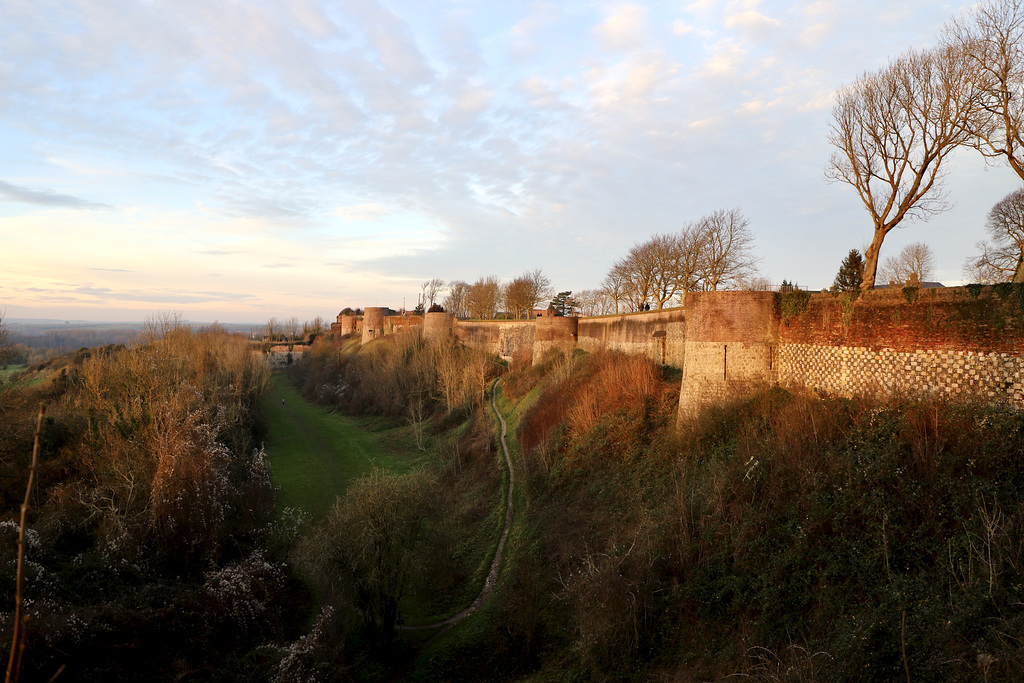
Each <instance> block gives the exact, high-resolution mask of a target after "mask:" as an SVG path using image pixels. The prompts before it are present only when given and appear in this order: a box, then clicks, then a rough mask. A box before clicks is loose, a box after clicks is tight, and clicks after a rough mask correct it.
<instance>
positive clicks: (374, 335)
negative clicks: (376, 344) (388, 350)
mask: <svg viewBox="0 0 1024 683" xmlns="http://www.w3.org/2000/svg"><path fill="white" fill-rule="evenodd" d="M383 336H384V309H383V308H377V307H371V308H365V309H363V343H364V344H365V343H366V342H368V341H370V340H371V339H379V338H381V337H383Z"/></svg>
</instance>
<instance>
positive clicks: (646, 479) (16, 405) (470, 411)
mask: <svg viewBox="0 0 1024 683" xmlns="http://www.w3.org/2000/svg"><path fill="white" fill-rule="evenodd" d="M305 355H306V356H307V357H306V358H305V359H304V360H302V361H300V362H298V363H295V364H294V365H293V366H292V367H291V368H290V370H289V373H290V374H289V377H290V379H291V381H292V382H294V383H295V386H297V387H299V388H300V389H301V390H302V392H303V393H304V395H305V396H307V397H309V399H311V400H314V401H315V402H317V403H319V404H321V405H323V406H325V408H324V409H321V408H314V407H311V406H306V405H303V401H302V400H301V399H300V398H299V397H298V395H296V394H291V393H288V394H287V395H286V398H285V400H286V405H291V404H293V403H294V405H292V408H293V409H294V410H295V411H307V410H309V411H313V413H311V414H313V415H315V416H316V419H317V420H320V419H322V418H329V420H333V419H334V418H335V415H334V414H330V415H327V414H326V413H324V412H317V411H321V410H333V411H335V412H340V413H344V414H345V415H346V418H345V419H346V420H350V419H354V420H355V421H354V422H350V424H356V425H363V426H369V427H371V428H372V430H374V431H375V434H376V436H375V437H373V438H376V439H378V441H377V444H376V446H373V448H379V449H381V451H380V452H383V453H387V454H389V455H388V456H387V458H385V459H383V460H377V461H375V464H377V465H382V467H376V468H373V467H369V468H367V466H368V465H369V464H370V463H369V459H367V460H364V461H363V465H361V466H360V467H361V469H360V468H356V469H357V470H359V471H358V472H357V471H356V470H353V471H352V472H346V473H343V475H342V476H341V478H340V479H339V481H340V482H341V483H339V484H338V485H337V490H335V488H336V487H335V486H334V485H329V486H327V487H326V488H327V489H328V490H329V492H328V494H327V495H325V496H324V498H323V502H321V503H320V505H321V506H322V508H321V509H324V510H325V511H324V513H323V515H322V517H321V518H319V519H317V520H315V521H313V522H310V523H308V524H306V525H304V526H300V527H296V526H295V525H294V523H293V522H291V521H289V518H288V517H287V516H286V517H284V518H281V519H276V518H275V515H274V509H275V499H274V495H273V490H272V488H271V486H270V474H269V468H268V467H267V465H266V458H265V456H264V454H263V452H262V450H261V449H260V447H259V444H260V443H261V441H262V431H261V429H262V427H261V426H260V424H259V420H258V419H257V418H258V413H259V410H258V407H259V405H260V400H261V399H260V397H261V395H263V392H264V390H265V389H266V388H267V386H268V384H269V382H270V377H269V375H268V373H267V370H266V367H265V365H263V363H262V360H261V359H260V358H259V356H258V355H254V354H252V353H251V350H250V349H249V348H248V346H247V345H246V344H244V343H243V342H241V341H238V340H235V339H234V338H231V337H230V336H228V335H223V334H220V333H218V332H216V331H208V332H204V333H193V332H189V331H188V330H182V329H177V328H174V327H173V326H172V327H170V328H169V329H166V330H163V334H160V335H154V337H153V338H152V339H150V340H149V342H148V343H145V344H140V345H139V346H137V347H133V348H129V349H125V348H117V347H113V348H107V349H103V350H95V351H93V352H91V353H89V354H79V356H78V357H76V358H75V359H73V360H72V361H71V362H70V364H69V365H68V366H67V367H66V368H64V369H63V370H60V371H56V372H55V373H54V375H53V378H52V380H51V381H50V382H49V383H48V384H45V385H42V386H37V387H22V388H19V389H17V390H11V389H9V390H7V391H5V392H4V393H3V401H2V403H0V413H2V414H0V429H2V430H3V433H2V434H0V436H2V437H3V438H2V439H0V448H2V451H0V455H2V461H0V462H2V465H3V467H4V468H5V470H4V471H5V474H6V476H5V478H4V479H3V480H2V482H3V483H2V487H0V492H2V494H3V496H4V503H5V508H4V509H6V510H8V511H10V512H9V515H8V517H7V518H6V519H5V520H4V521H2V523H0V529H6V530H7V531H6V532H4V533H7V534H8V535H9V538H10V539H11V541H12V542H11V543H8V544H6V545H5V546H4V550H3V552H4V553H5V554H4V557H3V558H0V559H2V563H0V570H2V571H3V572H5V573H6V577H7V578H6V579H5V580H4V583H3V584H2V585H3V586H4V587H5V588H4V589H3V590H4V591H6V593H5V595H6V597H4V596H0V599H4V600H7V601H8V602H7V604H13V603H12V601H13V571H14V563H13V558H14V554H13V553H14V552H16V548H15V546H14V544H13V539H14V537H15V533H16V527H17V525H16V523H15V521H14V520H15V516H14V515H15V513H16V510H17V506H18V504H19V502H20V497H21V496H22V495H23V492H24V484H25V479H26V476H27V473H26V472H25V471H24V468H25V461H26V458H27V454H28V453H29V451H30V449H31V432H32V415H33V412H34V406H35V404H36V402H37V400H38V399H40V398H46V399H47V401H48V402H49V404H50V406H51V409H50V417H49V418H48V423H47V426H46V432H45V434H46V436H45V443H44V444H43V445H44V459H43V467H42V470H41V477H40V489H39V495H38V496H37V497H36V499H35V503H34V507H33V508H32V510H31V532H30V534H29V544H30V549H29V550H30V552H29V559H30V563H29V571H28V581H27V584H26V594H27V595H28V596H29V597H30V598H31V601H30V602H29V603H27V610H28V613H29V614H30V616H31V620H30V622H29V623H30V625H31V626H30V631H29V638H28V640H27V642H26V646H27V649H26V666H25V669H26V672H25V676H24V680H47V679H48V678H49V677H50V676H51V675H52V674H53V673H55V672H56V671H57V670H58V668H59V666H60V665H62V664H63V665H66V666H67V667H68V669H67V673H66V674H65V675H68V676H69V678H70V679H73V680H105V681H110V680H114V681H116V680H137V679H138V677H139V676H140V672H145V673H146V678H148V679H153V680H171V679H181V678H185V679H193V680H251V681H349V680H358V681H382V680H393V679H395V678H396V676H397V677H399V678H401V679H404V680H416V681H436V680H538V681H540V680H637V681H640V680H677V681H689V680H693V681H698V680H724V679H726V678H730V677H742V678H749V679H753V680H766V681H768V680H771V681H774V680H829V681H832V680H838V681H864V680H886V681H888V680H897V679H898V680H906V678H907V677H908V676H909V677H910V679H911V680H915V681H917V680H925V681H928V680H935V681H938V680H943V681H945V680H963V681H974V680H989V681H996V680H1007V681H1009V680H1020V679H1021V678H1022V677H1024V657H1022V655H1021V652H1022V651H1024V649H1022V645H1024V611H1022V609H1021V607H1022V605H1024V594H1022V592H1024V588H1022V586H1024V580H1022V573H1021V572H1022V567H1024V502H1022V501H1024V496H1022V495H1021V494H1022V491H1024V469H1022V465H1024V462H1022V460H1024V417H1022V416H1021V414H1019V413H1017V412H1013V411H1007V410H1000V409H994V408H989V407H985V406H979V405H962V404H946V403H942V402H937V401H933V400H926V399H923V398H920V397H908V396H902V397H900V396H896V397H882V398H872V399H869V398H863V399H846V398H839V397H830V396H822V395H808V394H803V393H793V392H789V391H786V390H783V389H780V388H766V389H765V390H764V391H763V392H761V393H760V394H758V395H757V396H754V397H753V398H751V399H749V400H744V401H738V402H735V403H732V404H728V405H723V406H718V407H713V408H709V409H708V410H707V411H706V412H705V414H704V415H703V416H701V418H699V419H698V420H696V421H694V422H693V423H690V424H686V425H683V426H682V428H677V427H676V425H675V418H676V407H677V402H678V394H679V377H678V375H677V374H669V373H667V372H666V371H664V370H663V369H662V368H660V367H658V366H655V365H652V364H651V363H649V362H648V361H646V360H643V359H638V358H630V357H625V356H621V355H616V354H611V353H600V354H590V355H588V354H585V353H582V352H577V353H575V354H573V355H571V356H560V355H557V354H554V355H551V356H550V357H548V358H546V359H545V360H544V361H543V362H541V363H538V364H537V365H534V366H529V365H526V364H518V365H514V366H513V367H511V368H509V367H507V366H506V365H505V364H503V363H500V362H498V361H497V360H496V359H494V358H489V357H487V356H486V355H485V354H482V353H479V352H476V351H473V350H471V349H466V348H463V347H460V346H458V345H455V344H453V343H451V342H443V343H440V344H427V343H424V342H422V341H420V340H418V339H416V338H414V337H412V336H404V337H401V336H400V337H395V338H389V339H385V340H380V341H376V342H373V343H371V344H369V345H367V346H365V347H363V348H362V349H359V350H357V349H355V348H353V347H352V346H351V345H346V342H345V340H339V341H332V340H330V339H326V340H323V341H319V342H318V343H317V344H316V345H315V346H314V349H313V351H312V352H311V353H309V354H305ZM499 375H500V376H501V377H502V382H501V387H502V389H501V391H500V393H499V396H498V397H497V398H498V400H497V401H496V403H497V404H498V406H499V409H500V410H501V411H502V413H503V415H504V416H505V418H506V419H507V421H508V423H509V426H510V435H514V438H512V439H511V441H512V443H511V444H510V445H511V446H512V448H511V454H512V458H513V461H514V464H515V467H516V489H515V492H514V507H513V509H514V511H515V516H514V520H513V525H512V530H511V533H510V535H509V538H508V544H507V545H506V548H505V555H504V561H503V567H502V570H501V573H500V575H499V578H498V582H497V585H496V586H495V591H494V594H493V595H492V596H491V598H490V599H489V600H488V601H487V602H486V603H485V604H484V605H483V606H482V608H481V609H480V610H479V611H478V612H476V613H475V614H473V615H472V616H471V617H469V618H468V619H466V620H465V621H463V622H462V623H460V624H459V625H458V626H457V627H455V628H453V629H452V630H450V631H448V632H446V633H443V634H441V635H440V636H439V637H437V638H436V639H433V640H430V638H431V636H432V635H434V634H435V631H430V630H426V631H414V630H408V629H406V628H404V627H407V626H417V625H423V624H430V623H434V622H436V621H438V620H440V619H443V618H445V617H448V616H450V615H452V614H455V613H457V612H458V611H460V610H461V609H463V608H465V607H466V606H467V605H468V604H469V603H470V602H472V600H473V598H474V597H475V596H476V595H477V593H478V592H479V590H480V588H481V586H482V585H483V582H484V579H485V578H486V574H487V571H488V569H489V566H490V559H491V558H492V557H493V554H494V550H495V547H496V544H497V541H498V538H499V535H500V530H501V528H502V515H503V507H502V493H503V490H504V487H505V486H506V482H505V480H504V478H503V469H502V467H501V465H500V462H501V461H500V460H499V458H498V456H497V453H496V451H495V433H494V419H493V417H492V416H491V415H490V414H489V413H488V412H487V406H486V405H485V402H484V398H485V395H486V394H485V392H486V390H487V388H488V387H489V386H490V385H491V383H492V380H493V379H494V378H495V377H497V376H499ZM281 379H283V377H282V378H281ZM278 390H279V391H284V392H290V391H292V390H291V389H290V388H289V387H286V386H280V387H279V388H278ZM275 403H276V402H275ZM276 405H278V406H279V403H276ZM264 407H265V408H267V409H268V412H270V411H269V408H271V407H274V406H273V405H271V406H267V405H266V404H264ZM353 416H356V417H353ZM273 419H276V418H271V425H272V429H277V427H274V426H273V424H274V423H273ZM312 419H313V418H310V420H312ZM513 433H514V434H513ZM339 438H341V439H343V438H345V437H344V436H340V437H339V435H338V434H332V433H325V434H324V435H323V436H322V440H323V441H324V442H330V443H332V444H334V443H335V442H336V441H337V440H339ZM371 441H372V440H371ZM335 445H336V444H335ZM388 458H390V460H389V459H388ZM282 467H283V465H282ZM286 478H287V477H286ZM319 478H320V479H321V480H322V481H323V480H327V479H329V478H328V477H327V476H321V477H319ZM328 483H329V482H328ZM342 489H343V491H344V492H343V495H340V496H337V497H336V499H334V501H333V502H332V503H331V504H330V505H327V504H326V501H327V499H328V498H329V497H330V495H331V494H333V493H340V492H341V491H342ZM299 579H301V581H300V580H299ZM3 618H4V619H6V620H7V623H8V624H9V623H10V619H11V615H10V613H6V614H4V615H3Z"/></svg>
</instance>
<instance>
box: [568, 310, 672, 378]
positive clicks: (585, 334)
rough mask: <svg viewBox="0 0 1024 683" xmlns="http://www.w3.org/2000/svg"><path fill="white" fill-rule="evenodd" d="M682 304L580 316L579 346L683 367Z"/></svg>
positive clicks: (593, 350) (586, 349)
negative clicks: (644, 310) (654, 308)
mask: <svg viewBox="0 0 1024 683" xmlns="http://www.w3.org/2000/svg"><path fill="white" fill-rule="evenodd" d="M684 310H685V309H682V308H670V309H665V310H661V311H650V312H644V313H628V314H623V315H608V316H602V317H600V318H580V322H579V332H578V334H579V341H578V344H579V348H581V349H583V350H585V351H590V352H596V351H600V350H602V349H607V350H609V351H619V352H621V353H625V354H627V355H631V356H645V357H647V358H650V359H651V360H652V361H654V362H655V363H660V364H662V365H671V366H672V367H675V368H680V369H681V368H682V367H683V358H684V356H685V350H686V349H685V343H686V316H685V314H684Z"/></svg>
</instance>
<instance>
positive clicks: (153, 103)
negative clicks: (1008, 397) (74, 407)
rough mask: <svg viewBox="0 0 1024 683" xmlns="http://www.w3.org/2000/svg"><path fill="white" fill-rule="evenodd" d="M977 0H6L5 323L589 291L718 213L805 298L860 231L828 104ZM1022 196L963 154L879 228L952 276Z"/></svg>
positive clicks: (0, 290) (1, 121)
mask: <svg viewBox="0 0 1024 683" xmlns="http://www.w3.org/2000/svg"><path fill="white" fill-rule="evenodd" d="M968 7H969V4H968V3H964V2H934V0H911V1H905V2H900V1H899V0H881V1H875V0H860V1H858V2H851V1H849V0H845V1H842V2H839V1H828V0H823V1H821V2H781V1H780V2H773V1H769V0H764V1H758V0H738V1H725V2H719V1H715V0H697V2H688V1H682V2H648V3H615V2H609V3H605V2H580V1H576V0H563V1H561V2H554V3H548V2H525V1H523V2H514V1H511V0H430V1H427V2H424V0H340V1H330V0H293V1H286V0H234V1H222V0H133V1H129V0H104V2H94V1H93V0H80V1H75V0H59V1H55V0H3V2H0V313H3V312H5V314H6V316H7V317H8V318H9V319H11V318H26V317H28V318H57V319H63V318H69V319H84V320H109V321H121V320H125V321H128V320H131V321H137V320H142V319H144V318H146V317H148V316H152V315H156V314H159V313H161V312H168V311H174V312H177V313H180V314H181V315H182V316H183V317H184V318H185V319H189V320H194V321H214V320H219V321H221V322H260V321H265V320H267V319H268V318H270V317H278V318H288V317H292V316H294V317H297V318H299V319H300V320H305V319H312V318H313V317H314V316H317V315H319V316H322V317H324V318H326V319H329V320H330V319H333V318H334V316H335V315H336V314H337V313H338V311H339V310H340V309H342V308H344V307H346V306H351V307H362V306H391V307H393V308H400V307H401V306H403V303H404V305H406V306H408V307H409V308H412V307H413V306H414V305H415V303H416V298H417V295H418V294H419V292H420V285H421V283H422V282H423V281H425V280H427V279H430V278H435V277H438V278H442V279H444V280H446V281H450V280H454V279H461V280H466V281H469V282H472V281H474V280H476V279H477V278H479V277H482V276H487V275H497V276H498V277H500V278H502V279H511V278H513V277H516V276H517V275H519V274H521V273H523V272H525V271H528V270H533V269H535V268H540V269H541V270H543V272H544V273H545V274H546V275H547V276H548V277H549V278H550V279H551V281H552V285H553V286H554V288H555V289H556V290H557V291H561V290H573V291H578V290H581V289H587V288H594V287H597V286H598V284H599V283H600V281H601V279H602V278H603V277H604V275H605V274H606V273H607V272H608V270H609V269H610V267H611V266H612V264H613V263H614V261H615V260H616V259H618V258H621V257H622V256H623V255H624V254H625V253H626V252H627V250H628V249H629V248H630V246H632V245H633V244H635V243H638V242H642V241H644V240H646V239H648V238H649V237H650V236H651V235H653V234H655V233H661V232H670V231H674V230H678V229H680V228H682V227H683V226H685V225H686V224H687V223H689V222H691V221H695V220H697V219H699V218H700V217H701V216H703V215H706V214H709V213H712V212H714V211H716V210H718V209H728V208H740V209H741V210H742V211H743V213H744V214H745V215H746V216H747V218H749V220H750V227H751V229H752V231H753V232H754V235H755V249H756V252H757V253H758V254H759V256H760V257H761V261H760V271H761V274H762V275H763V276H764V277H766V278H768V279H769V280H771V281H772V282H774V283H779V282H781V281H782V280H783V279H787V280H789V281H791V282H797V283H798V284H800V285H803V286H807V287H810V288H812V289H819V288H822V287H826V286H828V285H829V284H831V282H832V279H833V278H834V276H835V274H836V272H837V271H838V269H839V265H840V262H841V261H842V259H843V258H844V257H845V256H846V254H847V253H848V252H849V250H850V249H852V248H859V247H862V246H864V245H866V244H867V243H868V242H869V241H870V237H871V222H870V218H869V216H868V214H867V212H866V211H865V209H864V208H863V206H862V205H861V204H860V202H859V200H858V198H857V196H856V194H855V192H854V191H853V189H852V188H850V187H849V186H846V185H842V184H836V183H829V182H828V181H827V180H826V178H825V173H824V170H825V167H826V164H827V163H828V160H829V157H830V155H831V153H832V149H831V148H830V146H829V143H828V139H827V138H828V127H829V121H830V119H831V108H832V103H833V95H834V93H835V92H836V90H837V89H838V88H840V87H841V86H842V85H843V84H845V83H849V82H850V81H852V80H854V79H855V78H857V77H858V76H860V75H862V74H863V73H864V72H866V71H871V70H875V69H878V68H880V67H882V66H883V65H885V64H886V63H887V62H888V61H889V60H890V59H892V58H894V57H896V56H898V55H899V54H901V53H903V52H904V51H906V50H907V49H910V48H923V47H928V46H930V45H933V44H934V42H935V36H936V35H937V33H938V31H939V30H940V28H941V27H942V25H943V24H944V23H945V22H946V21H947V20H949V19H950V18H951V17H953V16H955V15H958V14H959V13H961V12H963V11H964V10H965V9H967V8H968ZM1018 185H1019V180H1018V179H1017V176H1016V175H1015V174H1013V172H1012V171H1010V170H1009V169H1008V168H1006V167H1005V166H1003V165H999V164H996V165H986V163H985V161H984V160H983V159H982V158H981V157H980V156H979V155H978V153H977V152H973V151H971V150H962V151H958V152H957V153H956V154H955V155H954V156H953V158H952V159H951V161H950V163H949V165H948V175H947V178H946V181H945V187H946V190H947V191H948V194H949V201H950V204H951V205H952V206H951V208H950V210H949V211H947V212H945V213H943V214H941V215H939V216H936V217H933V218H932V219H931V220H929V221H928V222H923V223H922V222H917V223H913V224H910V225H908V226H907V227H905V228H900V229H898V230H896V231H894V232H893V233H890V235H889V237H887V239H886V241H885V244H884V245H883V250H882V257H883V259H884V258H885V256H886V255H894V254H895V253H896V252H897V251H898V250H899V249H900V248H902V247H903V246H904V245H906V244H908V243H910V242H916V241H924V242H927V243H928V244H929V245H930V246H931V247H932V249H933V250H934V252H935V254H936V266H937V269H936V270H937V272H936V277H937V279H939V280H941V281H942V282H945V283H947V284H957V283H959V282H960V281H961V278H962V277H963V275H962V266H963V262H964V259H965V258H967V257H968V256H970V255H972V254H973V253H975V251H976V250H975V243H976V242H977V241H979V240H981V239H984V237H985V233H984V220H985V215H986V214H987V212H988V210H989V209H990V208H991V207H992V205H993V204H995V203H996V202H997V201H998V200H999V199H1001V198H1002V197H1003V196H1005V195H1006V194H1007V193H1009V192H1011V191H1012V190H1014V189H1016V188H1017V187H1018Z"/></svg>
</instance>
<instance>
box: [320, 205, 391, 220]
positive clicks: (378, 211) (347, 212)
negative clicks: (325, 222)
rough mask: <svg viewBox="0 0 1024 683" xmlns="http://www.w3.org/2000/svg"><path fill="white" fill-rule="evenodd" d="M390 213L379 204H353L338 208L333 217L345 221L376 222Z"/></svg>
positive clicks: (389, 209) (387, 208)
mask: <svg viewBox="0 0 1024 683" xmlns="http://www.w3.org/2000/svg"><path fill="white" fill-rule="evenodd" d="M390 213H391V208H390V207H387V206H382V205H380V204H353V205H352V206H343V207H341V208H339V209H338V210H336V211H335V212H334V215H335V216H337V217H339V218H341V219H343V220H346V221H376V220H380V219H381V218H383V217H384V216H387V215H388V214H390Z"/></svg>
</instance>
